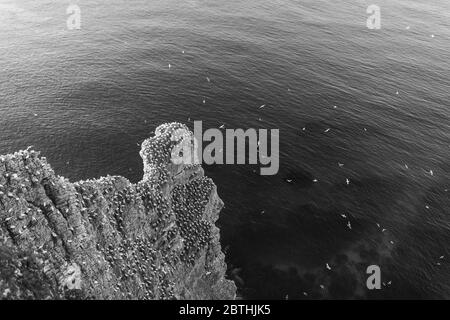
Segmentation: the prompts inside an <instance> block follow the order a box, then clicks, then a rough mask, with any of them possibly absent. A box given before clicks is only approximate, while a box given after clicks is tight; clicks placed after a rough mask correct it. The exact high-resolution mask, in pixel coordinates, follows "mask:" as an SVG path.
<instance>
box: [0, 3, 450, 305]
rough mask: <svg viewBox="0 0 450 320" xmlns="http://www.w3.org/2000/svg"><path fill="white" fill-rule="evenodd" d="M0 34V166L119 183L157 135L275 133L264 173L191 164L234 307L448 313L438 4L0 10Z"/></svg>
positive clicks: (447, 9) (448, 186)
mask: <svg viewBox="0 0 450 320" xmlns="http://www.w3.org/2000/svg"><path fill="white" fill-rule="evenodd" d="M71 3H75V4H78V5H79V6H80V8H81V19H82V22H81V30H68V29H67V27H66V19H67V17H68V15H67V14H66V8H67V6H68V5H69V4H71ZM372 3H375V4H377V5H379V6H380V7H381V18H382V20H381V29H380V30H369V29H368V28H367V27H366V19H367V17H368V14H367V13H366V9H367V6H368V5H369V4H372ZM0 30H1V32H0V154H5V153H9V152H14V151H17V150H19V149H25V148H27V146H29V145H33V146H34V149H36V150H40V151H42V154H43V155H44V156H46V157H47V158H48V160H49V161H50V163H51V164H52V165H53V167H54V169H55V171H56V172H57V173H59V174H61V175H63V176H65V177H68V178H70V179H71V180H72V181H76V180H79V179H87V178H95V177H100V176H103V175H107V174H111V175H123V176H125V177H127V178H129V179H130V180H131V181H135V182H136V181H138V180H140V178H141V176H142V161H141V159H140V157H139V154H138V152H139V150H140V143H141V142H142V141H143V140H144V139H145V138H147V137H149V136H150V134H151V132H152V131H153V130H154V129H155V128H156V127H157V126H158V125H160V124H161V123H163V122H172V121H178V122H183V123H186V124H188V125H189V126H190V127H191V128H193V126H192V121H193V120H203V127H204V129H207V128H213V127H214V128H217V127H219V126H220V125H222V124H225V125H226V127H227V128H244V129H246V128H279V129H280V172H279V173H278V175H275V176H264V177H263V176H259V175H258V174H255V173H254V170H255V169H257V167H255V166H242V165H215V166H208V167H206V172H207V174H208V175H209V176H211V177H212V178H213V179H214V181H215V182H216V184H217V185H218V189H219V194H220V196H221V197H222V199H223V200H224V202H225V204H226V207H225V209H224V210H223V212H222V216H221V219H220V220H219V222H218V225H219V226H220V228H221V234H222V246H223V248H224V250H226V252H227V262H228V267H229V276H230V278H233V279H234V280H236V282H237V284H238V286H239V295H240V296H242V297H244V298H275V299H285V298H289V299H297V298H356V297H361V298H450V212H449V211H450V210H449V209H450V191H449V190H450V180H449V177H450V161H449V160H450V159H449V158H450V109H449V107H450V102H449V101H450V2H449V1H447V0H420V1H419V0H377V1H361V0H355V1H351V0H333V1H331V0H330V1H318V0H296V1H291V0H285V1H279V0H270V1H269V0H258V1H256V0H246V1H243V0H240V1H237V0H227V1H220V0H208V1H207V0H199V1H195V0H191V1H189V0H186V1H180V0H164V1H162V0H161V1H153V0H128V1H126V0H102V1H100V0H79V1H73V2H72V1H61V0H58V1H55V0H45V1H44V0H15V1H9V0H1V1H0ZM183 52H184V53H183ZM169 64H170V65H171V68H170V69H169V67H168V66H169ZM207 77H208V78H209V79H210V82H208V81H207V79H206V78H207ZM203 100H205V103H203ZM262 104H266V107H265V108H263V109H259V106H260V105H262ZM334 106H336V107H334ZM303 128H305V129H304V130H303ZM328 128H330V130H329V131H328V132H325V130H326V129H328ZM338 163H341V164H344V165H343V166H339V165H338ZM430 170H432V172H433V174H431V173H430ZM287 179H288V180H292V182H291V183H288V182H287V181H286V180H287ZM314 179H317V180H318V181H317V182H316V183H314V182H313V180H314ZM346 179H349V180H350V184H349V185H347V184H346ZM343 214H344V215H345V216H346V218H344V217H343V216H342V215H343ZM349 221H350V223H351V226H352V228H351V229H349V228H348V227H347V223H348V222H349ZM377 224H379V226H378V225H377ZM383 229H386V230H384V232H382V230H383ZM442 256H443V257H442ZM326 263H328V264H329V266H330V268H331V270H328V269H327V268H326ZM372 264H376V265H379V266H380V268H381V277H382V282H383V286H382V290H375V291H369V290H368V289H367V288H366V283H365V281H366V278H367V275H366V268H367V266H369V265H372Z"/></svg>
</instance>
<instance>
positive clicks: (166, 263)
mask: <svg viewBox="0 0 450 320" xmlns="http://www.w3.org/2000/svg"><path fill="white" fill-rule="evenodd" d="M180 128H181V129H187V128H186V127H185V126H184V125H181V124H178V123H172V124H165V125H162V126H160V127H158V129H157V130H156V132H155V136H154V137H153V138H150V139H147V140H146V141H144V143H143V144H142V149H141V152H140V154H141V156H142V158H143V161H144V176H143V179H142V181H140V182H138V183H136V184H133V183H131V182H130V181H128V180H127V179H126V178H124V177H120V176H108V177H103V178H100V179H96V180H87V181H80V182H75V183H71V182H69V181H68V180H67V179H65V178H63V177H60V176H58V175H56V174H55V173H54V171H53V170H52V168H51V167H50V165H49V164H48V163H47V161H46V159H45V158H43V157H40V155H39V153H38V152H35V151H31V150H26V151H20V152H17V153H15V154H10V155H5V156H1V157H0V299H2V298H3V299H233V298H234V297H235V293H236V287H235V285H234V283H233V282H232V281H230V280H227V279H225V271H226V265H225V262H224V255H223V253H222V251H221V247H220V242H219V230H218V228H217V227H216V226H215V225H214V222H215V221H216V220H217V219H218V214H219V212H220V210H221V208H222V207H223V203H222V201H221V199H220V198H219V196H218V195H217V189H216V186H215V185H214V183H213V181H212V180H211V179H209V178H207V177H205V176H204V174H203V169H202V168H201V167H200V166H199V165H183V164H180V165H175V164H173V163H172V162H171V161H170V157H171V150H172V149H173V147H174V145H176V144H177V143H179V141H172V139H171V136H172V133H173V132H174V130H177V129H180Z"/></svg>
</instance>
